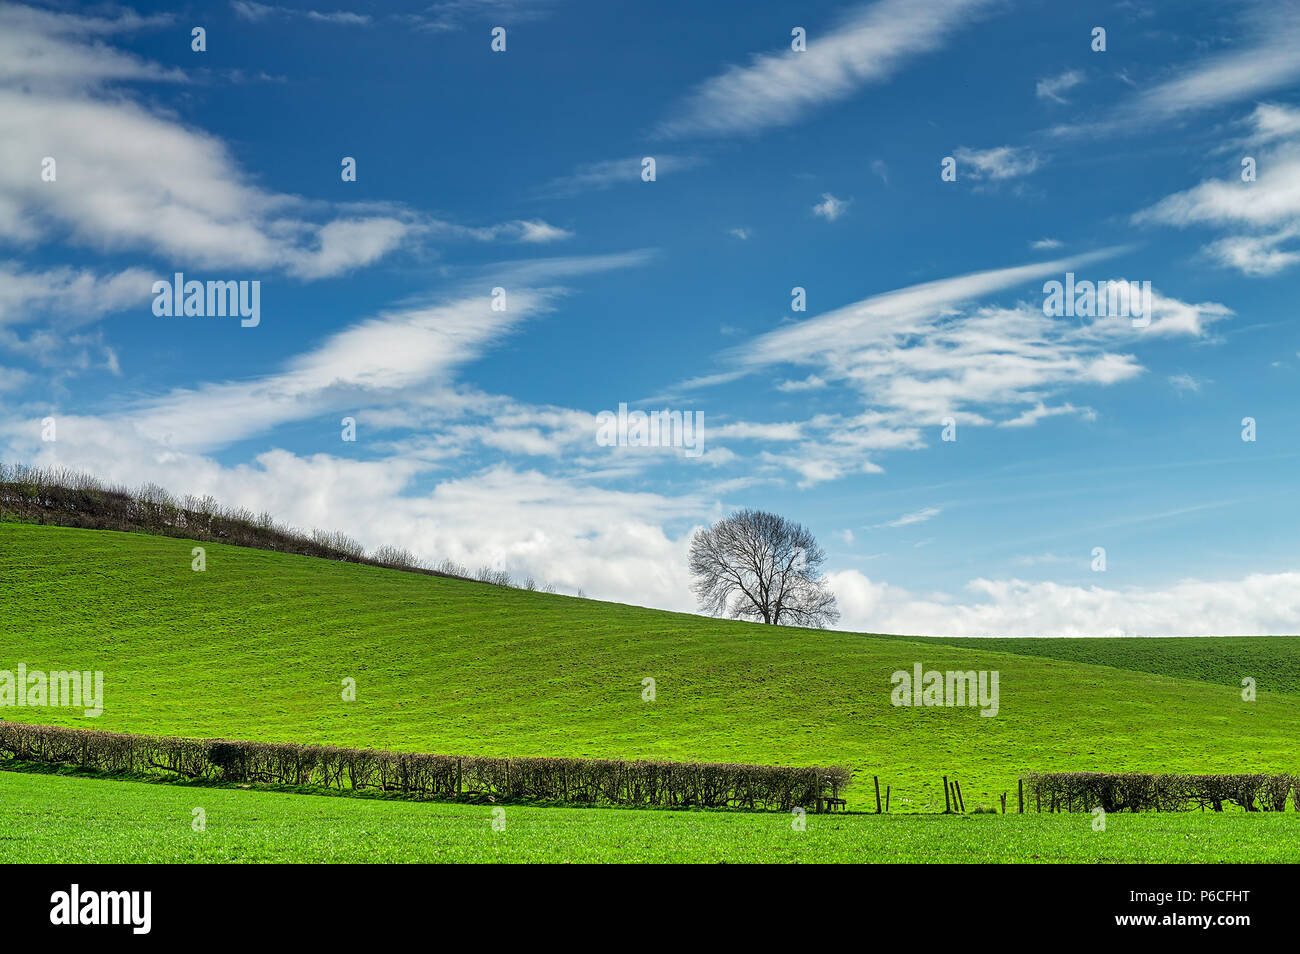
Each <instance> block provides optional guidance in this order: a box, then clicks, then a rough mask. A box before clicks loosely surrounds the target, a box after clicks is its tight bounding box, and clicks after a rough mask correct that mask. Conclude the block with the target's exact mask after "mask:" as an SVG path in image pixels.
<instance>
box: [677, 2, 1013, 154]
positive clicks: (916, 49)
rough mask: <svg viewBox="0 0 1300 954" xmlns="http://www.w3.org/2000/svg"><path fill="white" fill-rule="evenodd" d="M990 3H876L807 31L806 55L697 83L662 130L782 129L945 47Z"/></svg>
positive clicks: (786, 54)
mask: <svg viewBox="0 0 1300 954" xmlns="http://www.w3.org/2000/svg"><path fill="white" fill-rule="evenodd" d="M988 5H989V4H988V3H986V2H985V0H879V2H877V3H873V4H870V5H868V6H865V7H862V8H859V9H858V10H857V11H855V12H854V13H852V14H850V15H849V16H848V17H847V18H846V19H845V20H844V21H843V22H841V23H840V24H839V25H838V26H835V27H833V28H831V29H829V30H825V31H821V32H819V31H817V30H816V29H813V28H810V29H809V35H808V49H807V51H806V52H802V53H799V52H795V51H793V50H791V49H788V48H787V49H786V50H785V51H783V52H778V53H767V54H763V55H760V56H755V57H753V58H752V61H751V62H750V64H749V65H748V66H730V67H728V68H727V69H726V70H724V71H723V72H722V73H720V74H719V75H717V76H715V77H713V78H711V79H709V80H706V81H705V82H704V83H702V84H700V86H699V87H697V88H696V89H695V90H694V91H693V92H692V93H691V94H690V95H689V96H688V97H687V98H686V99H685V101H684V102H682V103H680V104H679V105H678V107H677V109H676V110H675V112H674V115H673V116H672V117H671V118H670V119H668V120H665V121H664V122H663V123H661V124H660V126H659V132H660V133H661V134H663V135H667V136H693V135H707V136H725V135H732V134H736V133H753V132H758V131H761V130H764V129H768V128H771V127H774V126H785V125H789V124H791V123H794V122H798V121H800V120H803V119H806V118H807V117H808V116H809V115H811V113H812V111H813V109H814V108H815V107H817V106H821V105H824V104H826V103H831V102H836V101H839V100H843V99H847V98H848V97H849V96H851V95H852V94H853V93H855V92H856V91H857V90H858V89H860V88H861V87H863V86H865V85H867V84H870V83H879V82H883V81H884V80H887V79H888V78H889V77H891V76H893V75H894V74H895V73H897V72H898V71H899V70H901V69H902V68H903V67H904V66H905V65H906V63H907V62H908V61H909V60H911V59H913V58H914V57H917V56H919V55H921V54H924V53H929V52H933V51H934V50H937V49H939V48H941V47H942V46H943V45H944V43H946V42H947V40H948V38H949V37H950V36H951V34H953V33H954V32H956V31H957V30H959V29H960V28H962V27H964V26H967V25H968V24H970V22H971V21H972V20H973V19H974V18H975V16H977V15H978V14H979V13H980V12H982V9H983V8H985V7H987V6H988Z"/></svg>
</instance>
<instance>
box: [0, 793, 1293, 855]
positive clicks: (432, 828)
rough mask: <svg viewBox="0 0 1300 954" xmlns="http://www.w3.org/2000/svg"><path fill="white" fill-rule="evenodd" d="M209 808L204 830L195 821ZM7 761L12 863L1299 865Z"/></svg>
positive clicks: (785, 819) (1012, 838) (955, 829)
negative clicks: (500, 805) (152, 778)
mask: <svg viewBox="0 0 1300 954" xmlns="http://www.w3.org/2000/svg"><path fill="white" fill-rule="evenodd" d="M195 808H202V809H203V810H204V813H205V816H206V818H205V820H206V830H204V831H201V832H196V831H194V830H193V829H192V827H191V826H192V822H193V819H194V814H193V810H194V809H195ZM491 811H492V810H491V808H490V807H488V806H477V805H449V804H438V803H429V802H396V801H378V800H372V799H360V798H344V797H334V798H329V797H322V796H313V795H294V794H281V793H274V792H263V791H238V790H233V789H224V788H211V787H191V786H183V785H169V784H149V783H142V782H129V781H114V780H104V779H93V778H82V777H64V776H55V775H31V774H25V773H17V772H5V771H0V863H19V862H29V863H42V862H44V863H48V862H66V863H95V862H101V863H102V862H125V863H136V862H158V863H176V862H288V861H292V862H301V863H321V862H365V863H371V862H492V861H500V862H507V861H512V862H521V861H537V862H543V861H545V862H557V861H559V862H687V861H689V862H729V863H741V862H874V861H891V862H897V861H908V862H925V863H943V862H993V861H998V862H1005V861H1025V862H1146V861H1163V862H1201V863H1204V862H1291V861H1294V860H1295V849H1294V839H1295V831H1296V828H1297V826H1298V825H1300V816H1297V815H1295V814H1294V813H1288V814H1264V813H1257V814H1251V815H1247V814H1245V813H1238V814H1231V815H1230V814H1223V815H1213V816H1212V815H1209V814H1200V813H1196V814H1186V815H1168V814H1165V815H1154V814H1153V815H1117V814H1112V815H1110V816H1108V818H1107V824H1106V830H1105V831H1104V832H1097V831H1093V830H1092V817H1091V816H1090V815H1084V814H1075V815H967V816H952V817H944V816H938V815H926V816H892V815H886V816H875V815H843V816H827V815H809V816H807V817H806V819H805V821H806V829H805V830H804V831H802V832H798V831H795V830H794V829H793V827H792V824H791V822H792V818H791V816H789V815H784V814H781V813H750V812H686V811H648V810H640V811H637V810H628V809H613V808H587V809H582V808H527V807H520V806H506V807H505V809H504V811H505V829H504V830H503V831H493V829H492V816H491Z"/></svg>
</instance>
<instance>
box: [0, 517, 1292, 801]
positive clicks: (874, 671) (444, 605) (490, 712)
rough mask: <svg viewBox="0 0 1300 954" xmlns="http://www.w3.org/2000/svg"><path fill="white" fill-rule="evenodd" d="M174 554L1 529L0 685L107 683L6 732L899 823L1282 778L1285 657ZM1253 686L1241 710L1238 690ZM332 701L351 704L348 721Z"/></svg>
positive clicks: (20, 713) (153, 544) (1241, 643)
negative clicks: (884, 631)
mask: <svg viewBox="0 0 1300 954" xmlns="http://www.w3.org/2000/svg"><path fill="white" fill-rule="evenodd" d="M192 546H193V544H191V543H190V542H187V541H184V540H176V539H169V538H161V537H150V536H144V535H139V534H128V533H115V532H106V531H88V530H75V529H64V528H54V527H38V526H29V525H20V524H12V523H8V524H0V606H3V610H4V612H3V617H2V618H0V652H2V653H3V657H2V658H0V668H13V666H15V665H16V664H17V663H19V662H25V663H26V664H27V665H28V666H29V667H30V668H40V669H47V670H58V669H74V668H75V669H90V670H102V671H103V672H104V673H105V682H106V686H105V691H106V696H107V700H106V704H105V711H104V714H103V716H102V717H101V718H99V719H87V718H84V717H83V716H82V715H81V713H80V711H79V710H67V709H52V708H46V709H21V710H20V709H9V710H7V711H5V712H4V713H3V715H4V717H6V718H9V719H11V720H13V721H30V722H51V723H58V724H62V725H74V726H90V727H94V728H104V729H116V730H122V731H131V732H141V733H151V734H171V735H190V736H200V737H226V738H245V739H258V740H269V741H295V742H304V743H334V744H340V745H352V746H374V747H377V748H389V749H406V750H414V751H425V752H445V753H457V754H484V755H504V756H527V755H563V756H587V757H613V758H625V759H635V758H666V759H677V760H707V761H743V762H756V763H766V764H789V765H807V764H828V763H838V764H842V765H844V766H846V767H848V768H850V769H852V770H854V771H855V772H856V773H857V782H856V784H855V787H854V788H853V789H852V790H850V795H849V797H850V805H851V807H857V808H863V807H867V806H870V807H872V808H874V794H873V793H872V784H871V776H872V775H879V776H880V778H881V785H882V787H883V786H884V785H886V784H888V785H891V786H892V789H893V792H892V807H893V809H894V811H896V812H899V811H902V812H914V811H933V810H936V809H941V808H942V806H943V794H942V787H941V784H940V782H939V779H940V777H941V776H942V775H948V776H951V777H955V778H957V779H959V780H960V781H961V783H962V786H963V790H964V792H965V795H966V801H967V803H968V807H973V806H974V805H975V804H976V803H981V802H982V803H986V804H993V803H994V802H995V800H996V798H997V796H998V794H1000V793H1003V792H1008V793H1010V796H1011V799H1012V803H1013V804H1014V798H1015V789H1016V780H1017V779H1018V778H1019V777H1020V776H1021V775H1022V774H1023V773H1025V772H1027V771H1029V770H1034V769H1039V770H1144V771H1188V772H1218V771H1224V772H1227V771H1291V772H1295V771H1300V753H1298V752H1297V743H1296V741H1295V740H1296V739H1297V738H1298V737H1300V706H1297V704H1296V698H1295V695H1293V694H1291V692H1290V690H1293V689H1294V688H1295V681H1294V672H1295V669H1294V661H1295V660H1296V659H1297V657H1298V656H1300V639H1297V638H1294V637H1273V638H1270V639H1269V640H1268V641H1267V647H1266V649H1265V650H1264V651H1260V649H1259V647H1260V645H1261V643H1262V642H1263V641H1261V640H1236V639H1200V640H1182V641H1176V642H1175V641H1170V642H1168V643H1167V645H1168V646H1170V647H1173V648H1172V649H1169V650H1168V651H1165V652H1163V653H1153V652H1152V647H1154V646H1157V644H1159V645H1161V646H1163V645H1166V643H1165V641H1156V640H1132V641H1128V640H1123V641H1121V640H1105V641H1099V642H1098V643H1097V644H1096V645H1095V646H1094V645H1092V644H1089V645H1086V646H1084V645H1082V644H1083V643H1085V642H1086V641H1083V640H1050V641H1048V640H1040V641H1034V643H1033V644H1032V646H1030V651H1029V652H1028V653H1020V652H1015V651H1014V650H1016V649H1017V648H1018V643H1019V641H1017V640H998V641H995V642H989V641H984V640H977V639H972V640H964V641H955V640H949V641H934V640H907V639H902V638H897V637H875V636H866V635H859V634H851V633H839V632H820V631H806V630H796V629H789V628H779V629H776V628H771V627H763V626H760V625H756V624H751V623H740V622H732V621H723V620H711V619H703V618H700V617H696V616H691V615H683V614H675V613H667V612H661V611H657V610H649V609H641V608H636V607H629V606H623V605H618V604H611V603H601V602H596V601H590V600H581V599H576V598H573V597H565V596H553V595H547V594H542V593H529V592H523V591H520V590H511V589H502V588H499V587H494V586H488V585H485V584H479V583H471V582H464V581H459V580H449V579H442V578H436V577H429V576H422V575H417V574H409V573H400V572H396V571H392V570H384V569H379V568H375V567H368V566H358V565H354V564H346V563H334V562H328V561H323V560H318V559H312V558H308V557H298V556H287V555H282V554H276V553H271V552H266V551H260V550H250V549H241V548H233V547H227V546H222V545H218V544H209V545H207V570H206V572H202V573H197V572H193V571H192V570H191V568H190V561H191V556H190V550H191V547H192ZM1047 643H1050V644H1052V645H1051V646H1050V647H1047V648H1048V649H1051V648H1053V647H1055V648H1056V652H1054V653H1053V654H1052V655H1047V654H1046V650H1045V649H1044V644H1047ZM1026 645H1028V644H1026ZM1072 645H1073V646H1077V647H1078V648H1077V649H1074V650H1071V649H1070V647H1071V646H1072ZM990 646H995V647H996V649H990V648H989V647H990ZM1270 650H1271V651H1270ZM1072 652H1073V653H1074V655H1071V653H1072ZM914 662H920V663H922V664H924V666H925V667H926V668H928V669H940V670H946V669H961V670H971V669H974V670H994V669H996V670H998V671H999V672H1000V674H1001V680H1000V695H1001V699H1000V706H1001V708H1000V712H999V713H998V715H997V716H996V717H995V718H983V717H981V716H980V715H979V711H978V710H977V709H974V708H915V709H914V708H895V707H893V706H892V705H891V704H890V698H889V696H890V674H891V673H892V672H893V671H895V670H897V669H910V668H911V666H912V664H913V663H914ZM1247 675H1249V676H1252V677H1254V678H1255V679H1256V680H1257V681H1258V685H1259V688H1260V692H1259V697H1258V699H1257V700H1256V701H1254V702H1243V701H1242V699H1241V694H1240V689H1239V687H1238V685H1237V684H1238V683H1239V682H1240V679H1241V677H1242V676H1247ZM346 677H351V678H354V679H355V680H356V684H357V699H356V701H355V702H345V701H343V700H342V698H341V681H342V680H343V679H344V678H346ZM646 677H650V678H653V679H654V680H655V684H656V699H655V701H653V702H646V701H643V700H642V680H643V679H644V678H646ZM1270 687H1276V689H1277V690H1281V691H1275V690H1274V689H1273V688H1270Z"/></svg>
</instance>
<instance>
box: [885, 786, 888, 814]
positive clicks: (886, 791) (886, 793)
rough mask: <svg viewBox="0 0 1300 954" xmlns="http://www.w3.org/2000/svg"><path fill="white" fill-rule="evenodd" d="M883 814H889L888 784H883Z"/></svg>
mask: <svg viewBox="0 0 1300 954" xmlns="http://www.w3.org/2000/svg"><path fill="white" fill-rule="evenodd" d="M885 814H886V815H888V814H889V786H888V785H886V786H885Z"/></svg>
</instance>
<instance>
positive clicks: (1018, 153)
mask: <svg viewBox="0 0 1300 954" xmlns="http://www.w3.org/2000/svg"><path fill="white" fill-rule="evenodd" d="M953 157H954V158H955V159H956V160H957V163H958V165H957V175H958V177H961V176H962V175H963V174H965V175H967V176H969V177H970V178H972V179H990V180H992V181H995V182H996V181H1000V180H1002V179H1015V178H1019V177H1020V176H1027V175H1029V174H1030V173H1032V172H1033V171H1034V170H1035V169H1037V168H1038V167H1039V165H1040V160H1039V158H1038V156H1037V155H1035V154H1034V153H1033V152H1032V151H1030V150H1028V149H1023V148H1019V147H1016V146H996V147H994V148H992V149H967V148H966V147H965V146H961V147H958V148H957V149H955V150H953Z"/></svg>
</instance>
